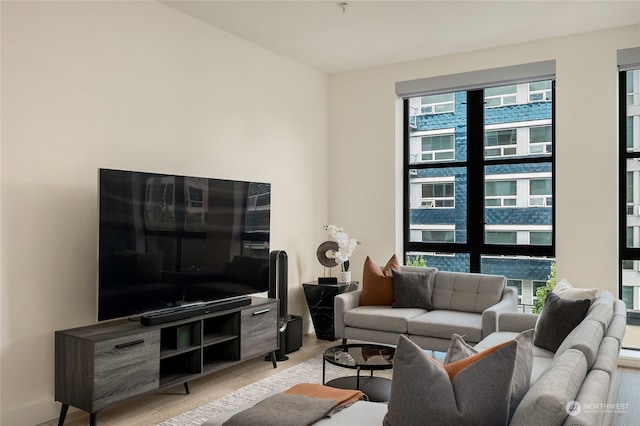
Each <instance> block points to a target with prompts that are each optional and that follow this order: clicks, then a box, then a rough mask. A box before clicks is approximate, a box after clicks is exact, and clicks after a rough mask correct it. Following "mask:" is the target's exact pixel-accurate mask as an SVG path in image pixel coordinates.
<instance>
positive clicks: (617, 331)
mask: <svg viewBox="0 0 640 426" xmlns="http://www.w3.org/2000/svg"><path fill="white" fill-rule="evenodd" d="M626 330H627V318H626V317H623V316H622V315H614V316H613V318H612V319H611V323H610V324H609V328H607V334H606V336H609V337H615V338H616V339H618V341H619V342H622V340H623V339H624V335H625V332H626Z"/></svg>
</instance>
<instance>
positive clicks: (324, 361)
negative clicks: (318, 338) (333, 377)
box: [322, 357, 327, 385]
mask: <svg viewBox="0 0 640 426" xmlns="http://www.w3.org/2000/svg"><path fill="white" fill-rule="evenodd" d="M326 362H327V360H326V359H324V357H322V384H323V385H324V375H325V372H326V370H327V367H326Z"/></svg>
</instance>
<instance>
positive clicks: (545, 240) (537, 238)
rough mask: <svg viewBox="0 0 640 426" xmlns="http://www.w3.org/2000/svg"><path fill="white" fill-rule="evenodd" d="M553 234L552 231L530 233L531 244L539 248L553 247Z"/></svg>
mask: <svg viewBox="0 0 640 426" xmlns="http://www.w3.org/2000/svg"><path fill="white" fill-rule="evenodd" d="M552 238H553V234H552V233H551V231H531V232H529V244H531V245H537V246H548V245H551V241H552Z"/></svg>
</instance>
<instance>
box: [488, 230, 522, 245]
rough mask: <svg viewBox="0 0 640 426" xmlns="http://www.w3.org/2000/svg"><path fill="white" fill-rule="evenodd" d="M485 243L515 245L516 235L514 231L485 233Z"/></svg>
mask: <svg viewBox="0 0 640 426" xmlns="http://www.w3.org/2000/svg"><path fill="white" fill-rule="evenodd" d="M485 241H486V243H487V244H516V243H517V242H518V233H517V232H516V231H487V232H486V236H485Z"/></svg>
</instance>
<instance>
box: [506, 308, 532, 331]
mask: <svg viewBox="0 0 640 426" xmlns="http://www.w3.org/2000/svg"><path fill="white" fill-rule="evenodd" d="M538 317H539V315H538V314H529V313H522V312H503V313H501V314H500V315H499V316H498V331H513V332H517V333H521V332H523V331H526V330H531V329H532V328H536V323H537V322H538Z"/></svg>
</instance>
